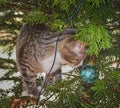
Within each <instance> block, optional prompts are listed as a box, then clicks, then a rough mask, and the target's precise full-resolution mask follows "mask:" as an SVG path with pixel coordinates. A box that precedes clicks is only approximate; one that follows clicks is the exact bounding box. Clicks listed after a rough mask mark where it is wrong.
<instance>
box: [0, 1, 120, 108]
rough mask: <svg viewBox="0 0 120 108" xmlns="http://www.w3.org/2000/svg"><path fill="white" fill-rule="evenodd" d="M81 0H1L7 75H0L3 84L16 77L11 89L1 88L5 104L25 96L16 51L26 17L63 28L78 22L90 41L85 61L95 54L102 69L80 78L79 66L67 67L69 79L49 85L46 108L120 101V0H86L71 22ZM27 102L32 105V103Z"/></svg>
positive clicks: (0, 64) (81, 35)
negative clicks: (94, 75)
mask: <svg viewBox="0 0 120 108" xmlns="http://www.w3.org/2000/svg"><path fill="white" fill-rule="evenodd" d="M79 2H80V1H79V0H63V1H61V0H0V51H1V52H0V53H3V54H2V55H7V57H3V56H0V69H4V73H3V74H4V75H3V76H0V87H2V86H1V84H4V86H6V82H9V81H11V82H12V83H14V86H13V87H11V88H10V89H6V90H4V89H3V88H0V108H10V106H11V104H12V103H13V101H12V103H10V102H11V100H12V99H14V98H24V97H21V89H22V86H21V79H20V77H18V76H15V75H14V74H15V73H16V72H17V68H16V63H15V60H14V59H12V58H11V55H12V53H13V51H14V50H15V44H16V38H17V35H18V33H19V30H20V28H21V27H22V25H23V23H25V22H26V23H29V24H31V25H33V24H37V23H44V24H46V25H48V26H50V28H51V30H58V31H60V32H61V31H62V30H63V29H64V28H68V27H72V28H77V30H78V32H77V34H76V35H75V39H80V40H81V41H84V42H86V43H88V45H89V49H88V55H89V56H88V57H87V59H86V61H85V64H87V63H88V62H89V59H90V57H91V56H94V58H95V65H96V66H97V68H98V70H99V72H100V73H101V74H100V79H98V80H97V81H96V82H94V83H92V84H86V83H85V82H83V81H82V80H81V79H80V76H79V71H80V70H78V69H76V70H73V71H72V72H69V73H66V74H65V75H66V79H63V80H61V81H58V82H53V83H52V84H50V85H49V86H48V87H47V88H46V93H45V94H44V98H41V100H40V101H39V103H41V106H42V107H43V108H46V107H47V108H56V107H57V108H119V107H120V7H119V6H120V1H119V0H82V2H81V9H80V11H79V12H78V13H77V14H76V15H75V16H74V17H73V19H72V20H71V21H69V22H68V23H67V22H66V21H67V19H68V18H69V17H70V16H71V15H73V14H74V13H75V11H76V9H77V7H78V4H79ZM0 71H3V70H0ZM0 73H1V72H0ZM63 75H64V74H63ZM40 80H41V79H40ZM38 83H40V81H39V79H38ZM4 86H3V87H4ZM27 106H33V105H30V103H28V105H27ZM27 106H26V107H27ZM13 108H15V107H13Z"/></svg>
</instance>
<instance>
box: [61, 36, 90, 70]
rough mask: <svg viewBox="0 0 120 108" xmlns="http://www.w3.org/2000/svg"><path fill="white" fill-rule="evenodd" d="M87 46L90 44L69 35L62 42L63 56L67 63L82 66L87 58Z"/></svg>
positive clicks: (74, 66)
mask: <svg viewBox="0 0 120 108" xmlns="http://www.w3.org/2000/svg"><path fill="white" fill-rule="evenodd" d="M87 48H88V45H87V44H86V43H84V42H81V41H79V40H74V38H73V37H72V36H69V37H67V38H66V39H64V40H63V42H61V45H60V52H61V56H62V58H63V59H64V60H65V61H66V64H68V65H70V66H72V67H73V68H76V67H79V66H81V65H82V62H83V61H84V59H85V58H86V56H87V54H86V50H87Z"/></svg>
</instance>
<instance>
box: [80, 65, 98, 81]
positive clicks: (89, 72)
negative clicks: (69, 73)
mask: <svg viewBox="0 0 120 108" xmlns="http://www.w3.org/2000/svg"><path fill="white" fill-rule="evenodd" d="M80 77H81V79H82V80H83V81H85V82H86V83H93V82H94V81H95V80H97V79H98V78H99V74H98V72H97V70H96V67H95V66H94V65H86V66H84V67H83V68H82V70H81V71H80Z"/></svg>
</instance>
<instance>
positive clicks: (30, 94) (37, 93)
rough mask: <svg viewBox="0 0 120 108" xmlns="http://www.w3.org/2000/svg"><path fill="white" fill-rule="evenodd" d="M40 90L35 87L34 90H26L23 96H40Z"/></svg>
mask: <svg viewBox="0 0 120 108" xmlns="http://www.w3.org/2000/svg"><path fill="white" fill-rule="evenodd" d="M39 93H40V92H39V90H38V89H34V90H32V91H28V90H25V91H23V92H22V96H29V97H34V98H38V97H39Z"/></svg>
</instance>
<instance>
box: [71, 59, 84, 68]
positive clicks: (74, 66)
mask: <svg viewBox="0 0 120 108" xmlns="http://www.w3.org/2000/svg"><path fill="white" fill-rule="evenodd" d="M82 65H83V60H82V61H81V62H80V63H79V64H77V65H74V64H72V65H69V66H70V67H72V68H73V69H75V68H78V67H80V66H82Z"/></svg>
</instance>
